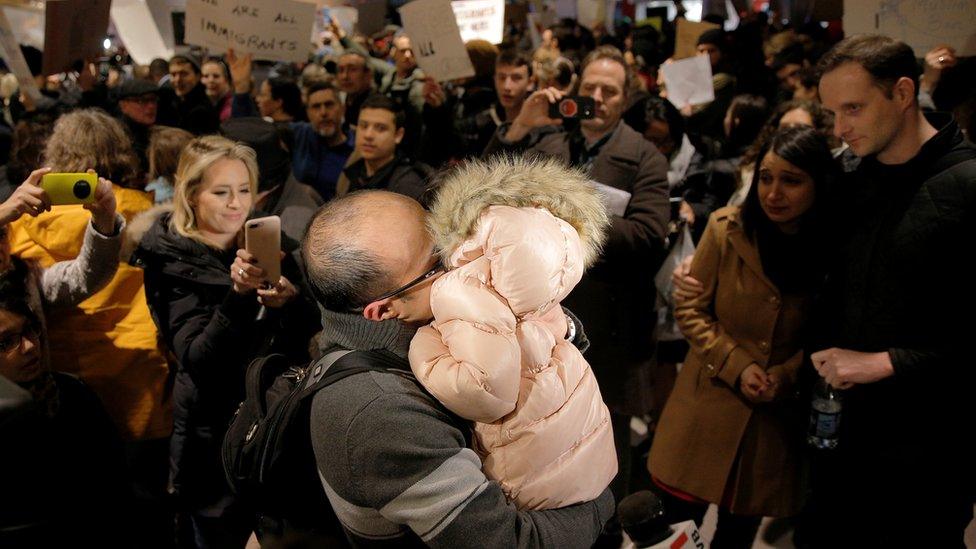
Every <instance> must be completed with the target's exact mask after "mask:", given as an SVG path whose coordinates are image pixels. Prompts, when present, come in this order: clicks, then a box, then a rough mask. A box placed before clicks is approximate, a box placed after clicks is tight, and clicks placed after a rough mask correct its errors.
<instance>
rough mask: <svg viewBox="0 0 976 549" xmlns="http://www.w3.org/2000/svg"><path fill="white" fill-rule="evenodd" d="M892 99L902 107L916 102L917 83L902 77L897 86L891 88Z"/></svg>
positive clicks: (896, 83)
mask: <svg viewBox="0 0 976 549" xmlns="http://www.w3.org/2000/svg"><path fill="white" fill-rule="evenodd" d="M891 95H892V97H893V98H894V99H895V100H896V101H898V102H899V103H901V104H902V105H906V104H912V103H913V102H914V101H915V97H916V95H915V83H914V82H912V79H911V78H908V77H907V76H902V77H901V78H899V79H898V80H897V81H896V82H895V85H894V86H892V87H891Z"/></svg>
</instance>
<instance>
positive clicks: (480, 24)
mask: <svg viewBox="0 0 976 549" xmlns="http://www.w3.org/2000/svg"><path fill="white" fill-rule="evenodd" d="M451 7H452V8H454V17H455V19H457V24H458V29H460V30H461V40H463V41H465V42H467V41H468V40H476V39H481V40H487V41H489V42H491V43H492V44H501V43H502V40H504V39H505V0H454V2H451Z"/></svg>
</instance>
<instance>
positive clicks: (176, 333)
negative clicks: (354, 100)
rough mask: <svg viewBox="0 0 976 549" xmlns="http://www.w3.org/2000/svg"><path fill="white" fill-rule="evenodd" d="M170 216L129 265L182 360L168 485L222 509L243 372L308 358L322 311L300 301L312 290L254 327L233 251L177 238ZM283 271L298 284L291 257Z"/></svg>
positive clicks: (195, 502)
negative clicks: (223, 453)
mask: <svg viewBox="0 0 976 549" xmlns="http://www.w3.org/2000/svg"><path fill="white" fill-rule="evenodd" d="M169 218H170V214H169V213H165V214H163V215H160V216H159V217H158V218H157V219H156V220H155V222H154V223H153V224H152V225H151V226H150V227H149V229H148V231H147V232H146V233H145V235H143V236H142V237H141V238H140V239H139V244H138V247H137V248H136V250H135V251H134V253H133V256H132V259H131V263H133V264H134V265H137V266H139V267H141V268H143V269H144V270H145V285H146V300H147V302H148V304H149V308H150V311H151V312H152V315H153V319H154V320H155V322H156V325H157V326H158V327H159V331H160V334H161V335H162V337H163V340H164V342H165V343H166V345H167V346H168V347H169V349H170V350H171V351H172V352H173V354H174V355H175V356H176V359H177V361H178V363H179V369H178V371H177V374H176V382H175V386H174V389H173V402H174V410H173V416H174V425H173V437H172V439H171V443H170V463H171V470H170V475H171V480H172V481H173V485H174V487H175V488H176V490H177V491H178V492H179V494H180V495H181V496H183V497H185V498H186V501H187V502H188V503H189V504H190V505H191V506H194V507H198V508H202V507H209V506H212V505H216V504H218V502H219V501H220V500H221V499H222V498H223V496H225V495H226V494H227V492H228V490H227V488H226V486H225V485H224V481H223V478H224V477H223V472H222V469H221V466H220V453H219V450H220V442H221V439H222V437H223V433H224V431H225V429H226V428H227V425H228V422H229V421H230V418H231V416H232V415H233V413H234V410H236V409H237V405H238V403H239V402H240V401H241V400H242V398H243V386H244V373H245V370H246V368H247V365H248V364H249V363H250V361H251V360H253V359H254V358H256V357H258V356H263V355H264V354H268V353H272V352H278V353H285V354H287V355H289V356H290V357H292V358H293V359H294V360H295V361H296V362H302V361H306V360H308V356H307V353H308V343H309V339H310V338H311V336H312V335H313V334H314V333H315V332H317V331H318V330H319V325H320V321H319V315H318V309H317V308H316V307H315V305H314V304H313V303H312V302H311V301H310V300H309V299H307V298H305V297H304V296H307V295H310V294H308V292H302V294H301V296H299V298H298V299H296V300H294V301H292V302H291V303H289V304H288V305H286V306H285V307H283V308H281V309H271V308H269V309H267V310H266V312H265V315H264V317H263V318H262V319H261V320H257V316H258V312H259V310H260V308H261V306H260V305H259V304H258V302H257V299H256V296H255V295H254V294H250V295H240V294H238V293H236V292H234V291H233V289H232V288H231V279H230V272H229V271H230V265H231V263H233V261H234V257H235V254H236V250H235V249H231V250H227V251H221V250H215V249H213V248H210V247H208V246H206V245H204V244H202V243H200V242H197V241H195V240H192V239H189V238H186V237H183V236H180V235H178V234H176V233H175V232H173V231H171V230H170V229H169V228H168V225H169ZM283 242H286V240H285V239H284V238H283ZM293 244H294V242H293V241H292V245H293ZM283 247H287V246H283ZM286 251H289V250H286ZM282 272H283V274H284V276H285V277H286V278H288V280H290V281H292V283H294V284H296V285H300V284H301V283H300V281H301V276H300V274H299V272H298V270H297V267H296V265H295V263H294V261H293V260H292V259H291V256H290V255H286V256H285V259H284V261H283V263H282Z"/></svg>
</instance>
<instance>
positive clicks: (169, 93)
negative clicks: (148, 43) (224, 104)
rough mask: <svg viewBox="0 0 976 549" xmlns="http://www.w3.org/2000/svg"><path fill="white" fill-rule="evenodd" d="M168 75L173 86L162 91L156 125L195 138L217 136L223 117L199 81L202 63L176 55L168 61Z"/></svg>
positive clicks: (186, 56)
mask: <svg viewBox="0 0 976 549" xmlns="http://www.w3.org/2000/svg"><path fill="white" fill-rule="evenodd" d="M169 76H170V83H171V84H172V87H167V86H164V87H162V88H160V90H159V93H160V100H159V116H158V118H157V122H158V123H160V124H162V125H164V126H173V127H175V128H182V129H184V130H186V131H188V132H190V133H192V134H194V135H206V134H211V133H217V130H218V129H219V128H220V117H219V116H218V113H217V111H216V110H215V109H214V108H213V106H212V105H211V104H210V99H209V98H207V92H206V91H205V89H204V87H203V84H202V83H201V82H200V63H199V61H197V60H196V59H195V58H194V57H191V56H189V55H176V56H173V58H172V59H170V61H169Z"/></svg>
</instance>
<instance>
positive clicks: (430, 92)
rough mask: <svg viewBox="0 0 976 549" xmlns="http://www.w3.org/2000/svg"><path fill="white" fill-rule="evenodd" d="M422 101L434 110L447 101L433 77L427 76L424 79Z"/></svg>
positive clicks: (442, 89)
mask: <svg viewBox="0 0 976 549" xmlns="http://www.w3.org/2000/svg"><path fill="white" fill-rule="evenodd" d="M424 101H426V102H427V104H428V105H430V106H431V107H434V108H437V107H440V106H441V105H443V104H444V102H445V101H447V94H446V93H445V92H444V88H443V87H441V85H440V84H439V83H438V82H437V79H436V78H434V77H433V76H428V77H427V78H426V79H424Z"/></svg>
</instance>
